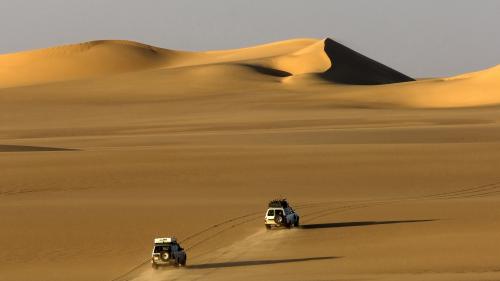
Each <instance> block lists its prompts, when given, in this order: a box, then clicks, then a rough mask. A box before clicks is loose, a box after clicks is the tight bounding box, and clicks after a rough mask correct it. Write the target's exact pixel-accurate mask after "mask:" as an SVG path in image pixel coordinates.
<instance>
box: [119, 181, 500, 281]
mask: <svg viewBox="0 0 500 281" xmlns="http://www.w3.org/2000/svg"><path fill="white" fill-rule="evenodd" d="M496 194H500V181H495V182H493V183H488V184H481V185H476V186H472V187H465V188H461V189H458V190H454V191H450V192H441V193H434V194H428V195H422V196H408V197H393V198H388V199H374V200H360V201H335V202H328V201H326V202H310V203H304V204H299V205H296V208H298V209H300V210H303V209H310V208H323V209H322V210H318V211H313V212H310V213H306V214H304V215H301V217H305V218H307V219H308V221H313V220H317V219H319V218H322V217H325V216H328V215H331V214H336V213H340V212H347V211H352V210H356V209H363V208H369V207H376V206H382V205H388V204H398V203H404V202H409V201H420V200H455V199H467V198H479V197H488V196H492V195H496ZM348 202H349V203H353V202H355V203H354V204H348V205H340V206H335V207H327V208H326V209H325V206H329V205H331V204H342V203H344V204H345V203H348ZM260 217H261V212H260V211H259V212H251V213H247V214H244V215H240V216H237V217H233V218H229V219H227V220H224V221H222V222H219V223H217V224H214V225H211V226H209V227H206V228H204V229H202V230H200V231H198V232H195V233H193V234H191V235H189V236H187V237H186V238H184V239H183V240H180V242H182V243H186V242H188V243H189V242H191V241H193V242H192V243H193V244H191V245H189V246H188V247H186V250H192V249H194V248H196V247H198V246H199V245H201V244H203V243H205V242H207V241H209V240H211V239H214V238H215V237H217V236H219V235H220V234H221V233H224V232H226V231H229V230H231V229H234V228H237V227H239V226H241V225H244V224H246V223H250V222H252V221H255V220H257V219H259V218H260ZM215 230H218V231H216V232H213V233H211V232H212V231H215ZM207 234H210V235H208V236H205V235H207ZM198 237H201V238H202V239H200V240H198V241H195V240H197V239H196V238H198ZM207 254H208V253H200V254H198V255H195V256H193V258H199V257H201V256H204V255H207ZM149 261H150V259H149V258H148V259H147V260H145V261H144V262H142V263H140V264H138V265H136V266H135V267H133V268H131V269H130V270H129V271H127V272H126V273H124V274H122V275H120V276H119V277H117V278H115V279H112V280H111V281H119V280H124V279H123V278H125V277H127V276H128V275H130V274H132V273H133V272H135V271H136V270H138V269H140V268H141V267H143V266H144V265H146V264H148V263H149Z"/></svg>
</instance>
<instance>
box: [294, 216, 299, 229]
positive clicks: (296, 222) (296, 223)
mask: <svg viewBox="0 0 500 281" xmlns="http://www.w3.org/2000/svg"><path fill="white" fill-rule="evenodd" d="M299 225H300V224H299V218H297V219H296V220H295V224H294V225H293V226H295V227H298V226H299Z"/></svg>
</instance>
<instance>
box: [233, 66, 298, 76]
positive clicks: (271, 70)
mask: <svg viewBox="0 0 500 281" xmlns="http://www.w3.org/2000/svg"><path fill="white" fill-rule="evenodd" d="M242 65H243V66H246V67H250V68H251V69H253V70H255V71H257V72H258V73H262V74H265V75H270V76H275V77H288V76H291V75H292V74H291V73H289V72H286V71H283V70H278V69H274V68H268V67H263V66H259V65H251V64H242Z"/></svg>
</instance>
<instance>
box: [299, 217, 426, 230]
mask: <svg viewBox="0 0 500 281" xmlns="http://www.w3.org/2000/svg"><path fill="white" fill-rule="evenodd" d="M431 221H436V220H434V219H432V220H400V221H351V222H334V223H315V224H303V225H301V226H300V228H301V229H320V228H335V227H354V226H368V225H380V224H398V223H417V222H431Z"/></svg>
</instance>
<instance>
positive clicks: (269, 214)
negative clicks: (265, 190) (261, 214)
mask: <svg viewBox="0 0 500 281" xmlns="http://www.w3.org/2000/svg"><path fill="white" fill-rule="evenodd" d="M267 215H268V216H269V217H274V209H269V210H268V211H267Z"/></svg>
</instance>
